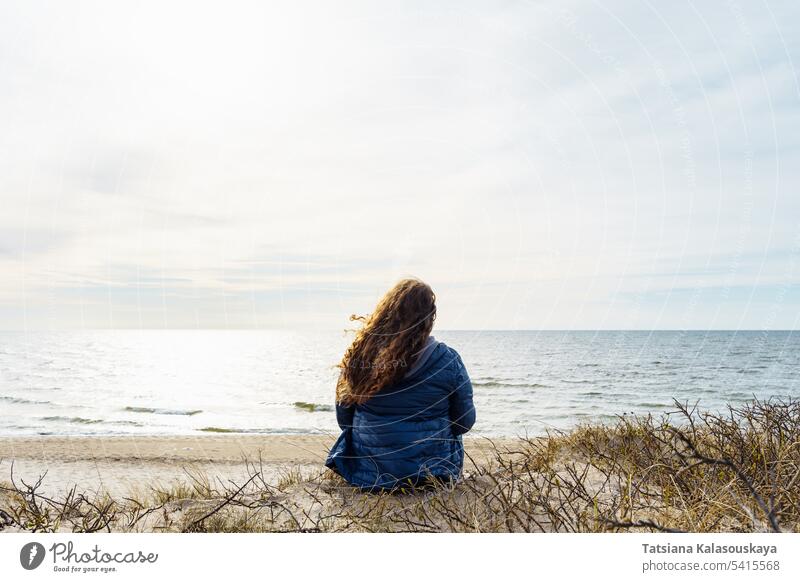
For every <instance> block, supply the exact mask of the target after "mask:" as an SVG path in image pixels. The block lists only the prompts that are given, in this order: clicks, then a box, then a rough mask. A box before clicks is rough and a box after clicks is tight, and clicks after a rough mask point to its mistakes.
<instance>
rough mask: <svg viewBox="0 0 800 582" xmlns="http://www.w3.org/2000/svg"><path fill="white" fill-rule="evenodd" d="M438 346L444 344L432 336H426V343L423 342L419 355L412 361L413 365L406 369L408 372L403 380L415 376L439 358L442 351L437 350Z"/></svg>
mask: <svg viewBox="0 0 800 582" xmlns="http://www.w3.org/2000/svg"><path fill="white" fill-rule="evenodd" d="M439 346H444V344H443V343H442V342H440V341H438V340H437V339H436V338H435V337H433V336H432V335H431V336H428V340H427V342H425V345H424V346H423V347H422V350H420V351H419V352H418V354H419V355H418V356H417V357H416V360H414V364H413V365H412V366H411V368H409V369H408V372H406V373H405V376H403V379H404V380H407V379H408V378H411V377H412V376H415V375H416V374H418V373H419V372H421V371H422V370H424V369H425V368H427V367H428V366H430V365H432V364H433V363H434V362H436V361H437V360H438V359H439V358H441V357H442V354H441V352H442V350H437V348H438V347H439ZM437 352H438V353H437Z"/></svg>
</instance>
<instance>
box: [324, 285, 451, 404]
mask: <svg viewBox="0 0 800 582" xmlns="http://www.w3.org/2000/svg"><path fill="white" fill-rule="evenodd" d="M435 319H436V295H434V293H433V290H432V289H431V288H430V286H428V285H427V284H426V283H423V282H422V281H420V280H418V279H403V280H401V281H399V282H398V283H397V284H396V285H395V286H394V287H392V288H391V289H390V290H389V291H388V292H387V293H386V295H384V296H383V299H381V300H380V302H379V303H378V305H377V307H376V308H375V311H373V312H372V314H371V315H368V316H359V315H351V316H350V320H351V321H361V322H363V324H364V325H363V327H362V328H361V329H359V330H358V331H357V332H356V337H355V339H354V340H353V343H352V344H351V345H350V347H349V348H347V351H346V352H345V353H344V357H343V358H342V361H341V362H340V363H339V366H338V367H339V369H340V370H341V374H340V375H339V381H338V383H337V385H336V401H337V402H339V403H340V404H345V405H349V404H360V403H364V402H366V401H367V400H369V399H370V398H371V397H372V396H373V395H374V394H376V393H377V392H379V391H380V390H381V389H383V388H385V387H387V386H390V385H392V384H394V383H396V382H397V381H399V380H400V379H401V378H402V377H403V375H404V374H405V373H406V372H407V371H408V368H409V367H410V366H411V365H412V364H413V362H412V361H411V359H412V358H415V357H416V356H417V354H418V353H419V352H420V351H421V350H422V348H423V347H424V346H425V342H426V341H427V339H428V336H429V335H430V333H431V330H432V329H433V322H434V320H435Z"/></svg>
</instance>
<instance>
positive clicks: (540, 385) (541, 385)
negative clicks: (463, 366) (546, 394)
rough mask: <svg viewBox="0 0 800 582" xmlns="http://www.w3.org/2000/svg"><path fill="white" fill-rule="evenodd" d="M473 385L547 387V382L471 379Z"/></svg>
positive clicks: (483, 386) (489, 386) (487, 386)
mask: <svg viewBox="0 0 800 582" xmlns="http://www.w3.org/2000/svg"><path fill="white" fill-rule="evenodd" d="M472 385H473V386H477V387H480V388H547V384H538V383H536V382H534V383H532V384H529V383H525V382H500V381H495V380H492V381H488V382H487V381H473V382H472Z"/></svg>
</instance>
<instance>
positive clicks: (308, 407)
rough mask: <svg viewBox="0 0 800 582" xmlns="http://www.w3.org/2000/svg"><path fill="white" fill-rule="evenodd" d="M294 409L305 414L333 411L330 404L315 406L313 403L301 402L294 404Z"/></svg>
mask: <svg viewBox="0 0 800 582" xmlns="http://www.w3.org/2000/svg"><path fill="white" fill-rule="evenodd" d="M294 407H295V408H299V409H300V410H305V411H307V412H331V411H332V410H333V406H331V405H330V404H316V403H314V402H302V401H300V402H295V403H294Z"/></svg>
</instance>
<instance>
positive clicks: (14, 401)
mask: <svg viewBox="0 0 800 582" xmlns="http://www.w3.org/2000/svg"><path fill="white" fill-rule="evenodd" d="M0 400H2V401H3V402H10V403H12V404H51V402H50V401H49V400H28V399H27V398H18V397H16V396H0Z"/></svg>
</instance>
